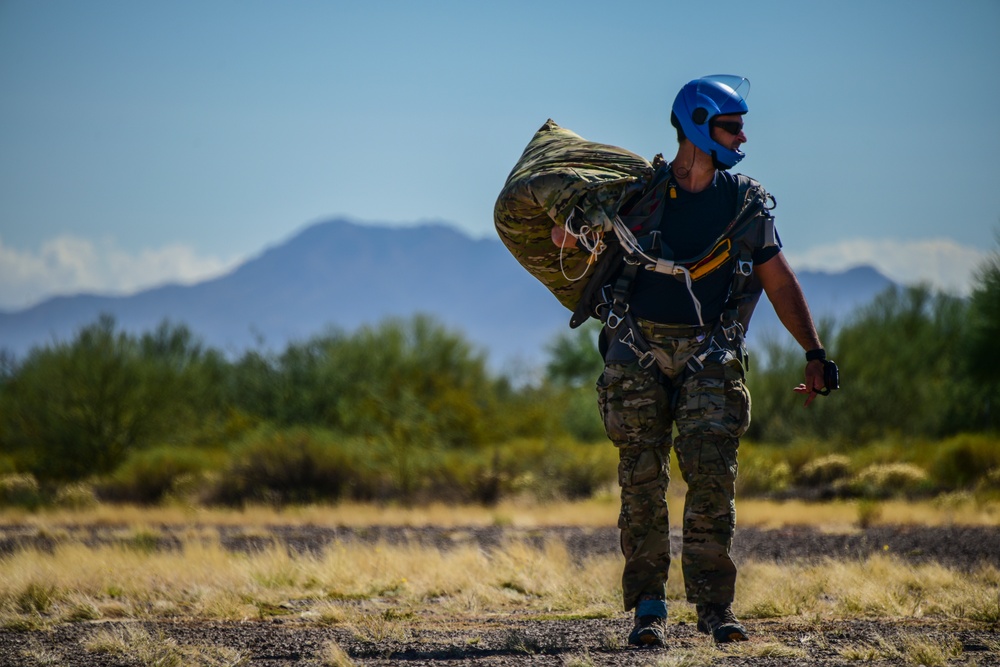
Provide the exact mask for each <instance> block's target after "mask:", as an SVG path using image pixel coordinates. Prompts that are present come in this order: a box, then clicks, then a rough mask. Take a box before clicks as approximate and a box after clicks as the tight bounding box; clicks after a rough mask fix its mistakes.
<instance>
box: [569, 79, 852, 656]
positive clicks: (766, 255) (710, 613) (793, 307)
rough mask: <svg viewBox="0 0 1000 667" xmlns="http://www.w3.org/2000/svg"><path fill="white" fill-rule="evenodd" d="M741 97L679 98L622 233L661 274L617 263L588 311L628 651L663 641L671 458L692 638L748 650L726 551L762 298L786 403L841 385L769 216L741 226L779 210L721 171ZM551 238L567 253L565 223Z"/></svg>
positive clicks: (721, 86)
mask: <svg viewBox="0 0 1000 667" xmlns="http://www.w3.org/2000/svg"><path fill="white" fill-rule="evenodd" d="M748 87H749V82H748V81H747V80H746V79H744V78H742V77H732V76H711V77H704V78H701V79H696V80H694V81H691V82H689V83H688V84H686V85H685V86H684V87H683V88H682V89H681V90H680V92H679V93H678V94H677V97H676V99H675V101H674V104H673V107H672V113H671V124H672V125H673V126H674V127H675V128H676V130H677V137H678V144H679V145H678V148H677V153H676V155H675V157H674V159H673V160H672V161H671V162H661V163H660V164H658V165H657V164H655V163H654V166H656V167H658V168H657V171H656V173H655V174H654V176H653V178H652V180H651V182H650V183H651V185H650V186H649V187H647V188H646V190H645V191H644V192H643V193H642V195H641V196H639V197H638V198H637V199H638V200H637V201H631V202H628V203H627V204H626V205H625V206H624V207H623V208H622V211H621V213H622V215H621V217H622V219H623V220H624V221H625V222H626V223H629V224H628V226H629V228H630V229H633V230H641V231H642V234H643V238H642V239H639V240H638V241H637V245H638V246H641V247H642V248H643V249H644V250H645V254H644V255H643V256H644V257H649V256H650V255H655V256H656V258H657V259H660V260H661V261H660V262H658V264H662V265H665V266H667V267H668V269H667V270H660V269H659V267H658V268H656V269H654V270H642V268H640V269H638V270H636V269H635V268H634V267H635V266H636V264H637V262H635V261H633V262H625V263H623V268H622V270H621V271H620V272H619V273H618V275H617V277H616V278H615V280H614V281H613V282H612V283H610V284H609V285H608V286H607V289H606V290H605V291H606V293H607V294H608V295H609V296H608V299H607V301H606V303H604V304H602V307H599V308H598V311H597V312H598V314H599V315H600V317H601V319H602V321H604V322H605V330H604V333H603V334H602V336H603V340H602V347H603V351H604V358H605V368H604V372H603V374H602V375H601V377H600V379H599V380H598V383H597V389H598V399H599V405H600V408H601V412H602V416H603V419H604V424H605V428H606V431H607V434H608V437H609V438H610V439H611V440H612V442H613V443H614V444H615V446H616V447H617V448H618V450H619V467H618V477H619V484H620V486H621V512H620V515H619V519H618V526H619V528H620V529H621V546H622V552H623V554H624V556H625V565H624V571H623V574H622V588H623V595H624V606H625V609H626V610H627V611H628V610H634V614H635V625H634V628H633V630H632V631H631V633H630V635H629V638H628V640H629V643H630V644H633V645H637V646H661V645H663V642H664V629H665V624H666V617H667V605H666V601H665V593H666V583H667V571H668V568H669V565H670V538H669V533H670V529H669V521H668V516H667V503H666V491H667V484H668V481H669V480H668V475H669V454H670V450H671V448H672V449H673V450H674V452H675V454H676V455H677V459H678V463H679V467H680V470H681V474H682V476H683V478H684V481H685V482H686V483H687V485H688V491H687V497H686V499H685V505H684V516H683V541H682V545H683V546H682V557H681V558H682V571H683V574H684V583H685V591H686V596H687V600H688V601H689V602H691V603H693V604H695V605H696V609H697V613H698V624H697V627H698V629H699V630H700V631H702V632H704V633H706V634H710V635H712V637H713V638H714V639H715V641H717V642H730V641H742V640H746V639H747V631H746V629H745V628H744V626H743V625H742V624H741V623H740V622H739V620H737V618H736V616H735V615H734V614H733V611H732V603H733V598H734V592H735V585H736V566H735V564H734V563H733V560H732V558H731V557H730V547H731V545H732V540H733V534H734V530H735V523H736V513H735V482H736V474H737V449H738V447H739V440H740V437H741V436H742V435H743V434H744V433H745V432H746V429H747V427H748V425H749V423H750V396H749V393H748V391H747V388H746V385H745V364H746V351H745V348H744V340H743V333H744V327H745V325H746V321H747V319H748V313H749V311H751V310H752V307H753V304H755V303H756V297H757V296H759V294H760V290H761V289H762V290H763V292H764V293H765V294H766V295H767V297H768V299H769V300H770V302H771V303H772V305H773V306H774V309H775V312H776V313H777V315H778V317H779V319H780V320H781V322H782V324H783V325H784V326H785V328H786V329H788V331H789V332H790V333H791V334H792V336H793V337H794V338H795V340H796V341H797V342H798V344H799V345H801V346H802V348H803V350H805V351H806V355H805V356H806V365H805V381H804V383H803V384H801V385H799V386H798V387H796V388H795V391H798V392H800V393H803V394H806V395H807V397H806V405H808V404H809V403H811V402H812V400H813V399H814V398H815V396H816V395H817V393H828V392H829V390H830V389H834V388H836V386H835V385H836V381H835V380H832V379H830V377H831V376H830V375H829V372H830V368H831V367H832V369H834V370H835V368H836V367H835V366H834V365H833V363H832V362H829V361H827V360H826V353H825V351H824V350H823V345H822V343H821V342H820V339H819V336H818V335H817V332H816V328H815V326H814V324H813V320H812V317H811V315H810V312H809V308H808V306H807V304H806V301H805V298H804V296H803V294H802V290H801V288H800V286H799V283H798V280H797V279H796V277H795V275H794V273H793V272H792V270H791V268H790V267H789V265H788V263H787V262H786V260H785V258H784V256H783V255H782V253H781V245H780V241H779V239H778V236H777V233H776V232H775V230H774V227H773V218H771V216H770V214H769V212H768V211H767V209H766V206H760V205H761V202H759V201H758V205H759V206H758V209H756V210H757V211H758V212H757V214H756V215H755V217H754V218H753V219H751V220H750V222H746V220H745V219H744V220H743V222H739V223H738V220H739V219H740V216H741V215H742V214H743V213H745V212H746V210H747V209H748V202H749V201H750V200H751V199H752V198H754V197H756V198H757V199H758V200H760V199H764V200H770V201H771V202H772V203H773V199H770V195H767V193H766V192H765V191H764V190H763V188H761V187H760V185H759V184H757V183H756V182H754V181H752V180H751V179H747V178H746V177H743V176H738V175H734V174H732V173H730V172H729V171H728V169H729V168H731V167H733V166H734V165H735V164H736V163H737V162H739V161H740V160H741V159H742V158H743V156H744V154H743V152H741V150H740V148H741V146H742V145H743V144H744V143H746V141H747V136H746V134H745V132H744V128H743V115H744V114H746V113H747V111H748V107H747V104H746V100H745V91H746V90H747V89H748ZM744 218H745V216H744ZM552 239H553V241H554V242H555V243H556V244H557V245H562V246H564V247H569V246H573V245H575V244H576V239H575V238H573V237H572V236H570V235H568V234H567V233H566V232H565V231H564V229H563V228H562V227H559V226H556V227H554V228H553V231H552ZM630 267H632V268H630ZM643 268H652V267H651V266H650V265H646V266H645V267H643ZM611 295H613V297H612V296H611ZM833 377H835V373H834V375H833ZM828 384H829V385H831V386H829V387H828V386H827V385H828ZM674 427H676V429H677V436H676V438H674V437H673V435H672V432H673V428H674Z"/></svg>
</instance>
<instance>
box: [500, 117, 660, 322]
mask: <svg viewBox="0 0 1000 667" xmlns="http://www.w3.org/2000/svg"><path fill="white" fill-rule="evenodd" d="M653 171H654V169H653V166H652V165H651V164H650V163H649V162H648V161H646V160H645V159H644V158H642V157H641V156H639V155H636V154H635V153H632V152H630V151H627V150H625V149H623V148H618V147H617V146H610V145H607V144H599V143H595V142H591V141H587V140H585V139H583V138H582V137H580V136H579V135H578V134H576V133H574V132H572V131H570V130H567V129H565V128H562V127H560V126H559V125H557V124H556V123H555V122H554V121H552V120H551V119H550V120H548V121H547V122H546V123H545V124H544V125H543V126H542V127H541V128H540V129H539V130H538V132H536V133H535V136H534V137H533V138H532V139H531V141H530V142H529V143H528V146H527V147H526V148H525V149H524V153H522V155H521V157H520V159H519V160H518V161H517V164H516V165H514V169H513V170H512V171H511V172H510V175H509V176H508V177H507V181H506V183H505V184H504V187H503V189H502V190H501V192H500V195H499V197H498V198H497V201H496V205H495V207H494V209H493V221H494V224H495V226H496V229H497V233H498V234H499V236H500V239H501V241H503V243H504V245H505V246H506V247H507V249H508V250H509V251H510V253H511V254H512V255H514V258H515V259H517V261H518V263H520V264H521V266H523V267H524V268H525V269H527V270H528V272H529V273H531V275H533V276H534V277H535V278H537V279H538V280H539V281H540V282H541V283H542V284H543V285H545V287H546V288H548V290H549V291H550V292H552V294H553V295H554V296H555V297H556V299H558V300H559V303H561V304H562V305H563V306H565V307H566V308H568V309H569V310H571V311H574V310H576V309H577V305H578V303H579V302H580V300H581V296H582V295H583V292H584V290H585V289H586V287H587V284H588V282H590V278H591V277H592V275H593V274H594V266H595V265H596V264H598V263H600V262H602V261H603V258H604V257H605V256H607V255H611V254H613V253H609V252H603V251H604V250H605V246H604V245H603V244H602V243H600V242H598V245H597V246H596V247H594V248H591V249H588V248H583V247H578V248H560V247H558V246H556V245H555V244H554V243H553V242H552V238H551V233H552V227H553V226H556V225H558V226H565V225H566V224H567V221H572V223H573V226H574V227H575V228H577V229H586V228H590V229H593V230H595V232H596V233H597V234H598V235H600V234H602V233H603V231H607V223H608V221H609V220H610V219H614V218H615V217H616V215H617V214H618V209H619V208H620V207H621V206H622V204H623V202H625V201H626V200H627V199H628V198H629V197H631V196H632V195H633V194H635V193H637V192H640V191H642V189H643V188H644V187H645V185H646V183H647V182H648V181H649V179H650V178H651V177H652V175H653ZM611 236H613V235H611Z"/></svg>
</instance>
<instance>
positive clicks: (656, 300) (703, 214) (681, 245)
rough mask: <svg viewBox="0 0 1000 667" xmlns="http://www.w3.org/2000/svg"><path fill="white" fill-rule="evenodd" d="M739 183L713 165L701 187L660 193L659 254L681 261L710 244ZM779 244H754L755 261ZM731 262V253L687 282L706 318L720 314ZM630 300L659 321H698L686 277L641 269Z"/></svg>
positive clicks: (731, 211) (728, 216) (730, 212)
mask: <svg viewBox="0 0 1000 667" xmlns="http://www.w3.org/2000/svg"><path fill="white" fill-rule="evenodd" d="M738 189H739V186H738V182H737V179H736V176H734V175H733V174H731V173H729V172H728V171H716V172H715V178H714V179H713V181H712V184H711V185H710V186H709V187H707V188H706V189H704V190H702V191H701V192H697V193H691V192H687V191H685V190H683V189H681V188H680V187H678V188H676V191H677V198H676V199H670V198H669V196H667V197H664V199H663V202H664V205H662V206H661V207H660V208H661V211H662V214H661V217H660V222H659V227H658V229H659V230H660V233H661V235H662V236H661V239H662V244H663V245H664V246H665V247H664V248H663V250H662V251H661V252H660V255H661V256H663V257H668V258H672V259H674V260H680V261H684V260H690V259H694V258H696V257H698V256H700V255H701V254H702V253H703V252H705V251H706V250H709V249H710V248H711V247H712V246H714V244H715V242H716V240H717V239H718V238H719V235H720V234H722V232H723V231H725V229H726V227H727V226H728V225H729V223H730V222H732V220H733V218H734V217H735V216H736V197H737V193H738ZM667 248H669V249H670V250H669V251H668V250H667ZM780 250H781V249H780V247H779V246H772V247H770V248H766V249H758V250H755V251H754V254H753V261H754V265H755V266H756V265H758V264H762V263H764V262H766V261H767V260H769V259H771V258H772V257H774V256H775V255H777V254H778V253H779V252H780ZM735 265H736V258H731V259H730V260H729V261H727V262H726V263H725V264H724V265H723V266H721V267H720V268H718V269H717V270H715V271H713V272H711V273H709V274H708V275H706V276H703V277H702V278H701V279H700V280H696V281H693V282H692V289H693V290H694V294H695V296H696V297H698V300H699V301H700V302H701V317H702V320H703V321H704V322H705V323H706V324H708V323H710V322H714V321H715V320H717V319H718V318H719V317H720V316H721V315H722V309H723V307H724V306H725V304H726V301H727V300H728V299H729V290H730V289H731V288H732V283H733V271H734V270H735ZM629 302H630V304H631V309H632V313H633V315H635V316H636V317H641V318H643V319H647V320H652V321H653V322H659V323H661V324H682V325H683V324H698V314H697V312H696V310H695V307H694V302H693V301H692V300H691V295H690V293H689V292H688V288H687V286H686V283H685V282H684V281H683V279H681V280H678V278H675V277H674V276H670V275H667V274H663V273H655V272H653V271H646V270H640V271H639V273H638V274H637V276H636V279H635V283H634V285H633V291H632V297H631V299H630V300H629Z"/></svg>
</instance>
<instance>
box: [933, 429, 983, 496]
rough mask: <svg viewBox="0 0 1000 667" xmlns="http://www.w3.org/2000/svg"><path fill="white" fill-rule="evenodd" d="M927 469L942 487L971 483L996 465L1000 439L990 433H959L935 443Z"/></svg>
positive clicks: (954, 486)
mask: <svg viewBox="0 0 1000 667" xmlns="http://www.w3.org/2000/svg"><path fill="white" fill-rule="evenodd" d="M934 449H935V452H936V456H935V457H934V460H933V464H932V465H931V466H930V468H929V469H930V470H932V471H933V476H934V480H935V481H936V482H937V483H938V484H939V485H940V486H942V487H944V488H949V489H961V488H967V487H971V486H974V485H975V484H976V482H978V481H979V480H981V479H982V478H983V477H984V476H985V475H986V474H987V473H988V472H989V471H990V470H992V469H997V468H1000V442H998V438H997V437H996V436H994V435H988V434H962V435H956V436H953V437H951V438H947V439H945V440H943V441H941V442H939V443H935V445H934Z"/></svg>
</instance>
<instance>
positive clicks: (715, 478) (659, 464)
mask: <svg viewBox="0 0 1000 667" xmlns="http://www.w3.org/2000/svg"><path fill="white" fill-rule="evenodd" d="M706 331H708V330H706ZM704 335H705V334H702V335H699V336H695V337H691V336H688V337H671V336H668V335H660V336H656V337H653V336H648V338H649V343H650V345H651V347H652V348H653V351H654V354H655V356H656V358H657V365H658V366H659V368H660V370H661V371H662V372H663V374H664V375H665V376H666V377H667V378H668V379H670V380H678V378H679V380H678V381H679V383H680V384H679V386H678V387H677V396H676V398H675V397H674V396H673V393H674V392H673V388H672V387H671V385H670V384H669V383H664V382H663V381H661V379H660V378H658V377H657V375H656V373H655V372H652V371H651V370H646V369H643V368H641V367H640V366H639V364H638V363H637V362H636V361H631V362H626V363H608V364H607V365H606V366H605V369H604V373H603V374H602V375H601V377H600V379H599V380H598V383H597V390H598V403H599V405H600V408H601V414H602V416H603V418H604V425H605V429H606V431H607V434H608V437H609V438H610V439H611V441H612V442H613V443H614V444H615V446H616V447H617V448H618V450H619V465H618V481H619V484H620V486H621V513H620V515H619V518H618V527H619V528H620V529H621V548H622V554H623V555H624V556H625V566H624V569H623V572H622V593H623V602H624V607H625V610H626V611H628V610H631V609H633V608H634V607H635V606H636V604H637V603H638V600H639V598H640V596H641V595H644V594H653V595H658V596H661V597H662V596H664V594H665V592H666V583H667V572H668V570H669V568H670V525H669V517H668V513H667V502H666V493H667V485H668V483H669V481H670V479H669V470H670V465H669V457H670V450H671V449H673V450H674V452H675V453H676V455H677V460H678V463H679V467H680V470H681V475H682V477H683V478H684V481H685V482H686V483H687V485H688V492H687V497H686V498H685V502H684V517H683V522H682V525H683V528H682V532H683V540H682V555H681V564H682V567H681V570H682V572H683V574H684V585H685V592H686V595H687V599H688V601H689V602H692V603H696V604H697V603H723V604H725V603H730V602H732V600H733V595H734V592H735V586H736V565H735V564H734V563H733V560H732V558H730V555H729V550H730V547H731V546H732V540H733V533H734V531H735V527H736V506H735V494H736V488H735V487H736V473H737V460H736V452H737V449H738V447H739V438H740V437H741V436H742V435H743V434H744V433H745V432H746V429H747V427H748V426H749V425H750V394H749V392H748V391H747V389H746V386H745V384H744V369H743V365H742V364H741V363H740V361H739V358H738V355H737V354H735V353H734V352H732V351H729V350H726V351H723V352H720V353H716V354H713V355H711V356H710V357H709V358H708V359H706V360H705V367H704V368H703V369H702V370H701V371H699V372H698V373H694V374H690V373H688V374H682V372H683V369H684V365H685V364H686V363H687V360H688V359H689V358H690V356H691V355H692V354H694V353H695V352H696V351H697V350H698V349H699V348H700V347H701V345H702V342H703V341H704ZM674 425H676V427H677V437H676V440H674V439H673V437H672V428H673V426H674Z"/></svg>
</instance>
